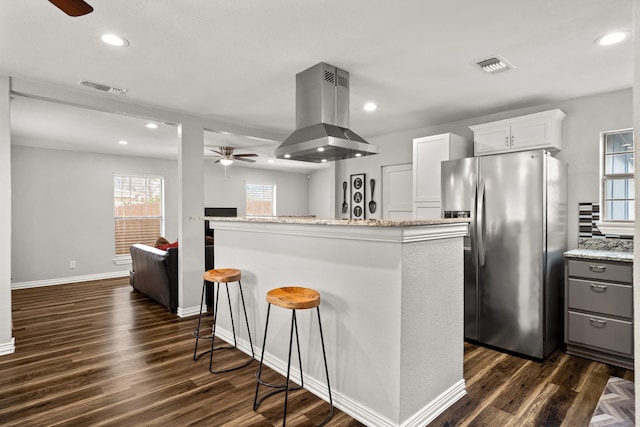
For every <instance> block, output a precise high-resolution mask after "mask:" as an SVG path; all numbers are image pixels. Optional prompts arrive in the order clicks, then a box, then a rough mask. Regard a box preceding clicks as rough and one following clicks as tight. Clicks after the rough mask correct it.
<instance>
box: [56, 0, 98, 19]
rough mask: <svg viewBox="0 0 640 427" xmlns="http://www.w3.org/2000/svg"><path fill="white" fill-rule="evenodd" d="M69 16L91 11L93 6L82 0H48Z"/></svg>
mask: <svg viewBox="0 0 640 427" xmlns="http://www.w3.org/2000/svg"><path fill="white" fill-rule="evenodd" d="M49 2H51V3H52V4H53V5H54V6H55V7H57V8H58V9H60V10H61V11H63V12H64V13H66V14H67V15H69V16H82V15H86V14H87V13H91V12H93V7H91V5H89V4H88V3H87V2H85V1H83V0H49Z"/></svg>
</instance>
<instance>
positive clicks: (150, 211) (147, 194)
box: [113, 174, 164, 256]
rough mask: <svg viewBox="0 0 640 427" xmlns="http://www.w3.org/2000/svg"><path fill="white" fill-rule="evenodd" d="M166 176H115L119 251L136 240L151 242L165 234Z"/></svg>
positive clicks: (121, 253) (147, 243) (120, 253)
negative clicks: (164, 199)
mask: <svg viewBox="0 0 640 427" xmlns="http://www.w3.org/2000/svg"><path fill="white" fill-rule="evenodd" d="M163 187H164V178H163V177H149V176H135V175H117V174H116V175H114V180H113V189H114V197H113V212H114V220H115V254H116V256H118V255H128V254H129V247H130V246H131V245H132V244H134V243H143V244H146V245H151V246H153V244H154V243H155V241H156V239H157V238H158V236H161V235H163V234H164V205H163V193H164V191H163V189H164V188H163Z"/></svg>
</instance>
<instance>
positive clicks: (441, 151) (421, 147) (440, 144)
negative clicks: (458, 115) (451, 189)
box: [413, 134, 449, 202]
mask: <svg viewBox="0 0 640 427" xmlns="http://www.w3.org/2000/svg"><path fill="white" fill-rule="evenodd" d="M443 160H449V134H443V135H434V136H428V137H425V138H419V139H414V140H413V171H414V174H413V201H414V202H434V201H438V202H439V201H440V162H442V161H443Z"/></svg>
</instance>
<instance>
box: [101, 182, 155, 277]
mask: <svg viewBox="0 0 640 427" xmlns="http://www.w3.org/2000/svg"><path fill="white" fill-rule="evenodd" d="M117 177H121V178H144V179H149V180H151V179H159V180H160V197H161V199H162V200H161V202H160V232H159V236H164V234H165V225H166V215H165V176H164V175H156V174H143V173H129V172H114V173H113V201H112V207H113V209H114V211H113V252H114V257H113V262H114V263H115V264H118V265H120V264H130V263H131V253H126V254H119V255H118V254H116V246H117V242H116V238H117V236H116V221H117V219H118V218H121V217H118V216H116V212H115V203H116V188H115V183H116V178H117ZM149 218H151V217H149ZM157 237H158V236H156V237H155V238H157Z"/></svg>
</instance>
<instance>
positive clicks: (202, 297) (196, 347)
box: [193, 280, 207, 360]
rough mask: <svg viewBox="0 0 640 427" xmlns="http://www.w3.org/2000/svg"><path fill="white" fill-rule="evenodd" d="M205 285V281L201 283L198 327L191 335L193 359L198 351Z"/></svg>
mask: <svg viewBox="0 0 640 427" xmlns="http://www.w3.org/2000/svg"><path fill="white" fill-rule="evenodd" d="M206 287H207V281H206V280H205V281H204V282H203V283H202V296H201V297H200V314H199V315H198V327H197V328H196V330H195V331H193V335H194V336H195V337H196V346H195V347H194V349H193V360H196V359H197V357H196V354H197V352H198V340H199V339H200V323H201V321H202V305H203V303H204V290H205V288H206Z"/></svg>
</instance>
